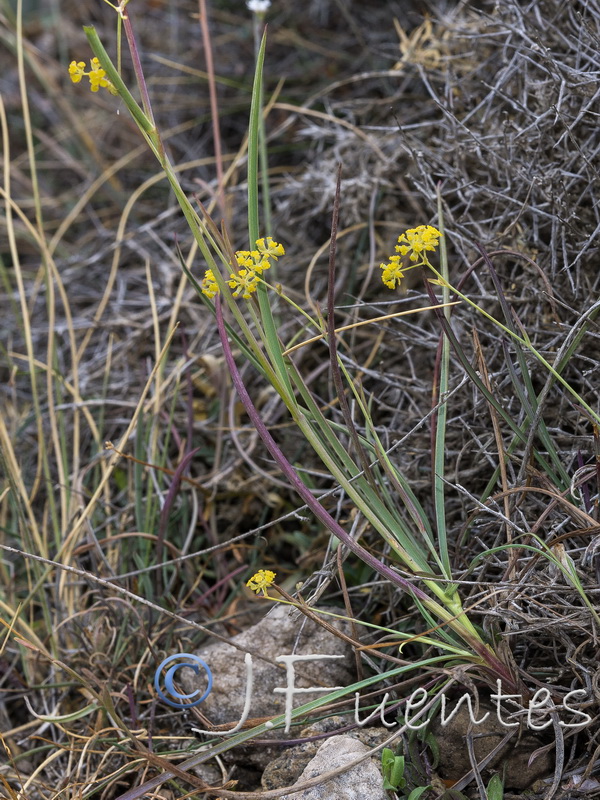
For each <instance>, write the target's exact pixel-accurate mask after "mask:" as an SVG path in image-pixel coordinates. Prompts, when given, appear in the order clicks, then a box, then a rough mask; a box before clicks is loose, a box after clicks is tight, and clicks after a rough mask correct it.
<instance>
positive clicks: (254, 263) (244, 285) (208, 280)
mask: <svg viewBox="0 0 600 800" xmlns="http://www.w3.org/2000/svg"><path fill="white" fill-rule="evenodd" d="M283 255H285V250H284V249H283V245H282V244H278V242H274V241H273V239H272V238H271V237H270V236H267V237H266V239H264V238H263V239H257V241H256V250H238V251H237V253H236V254H235V260H236V262H237V265H238V267H239V269H238V271H237V272H232V273H231V274H230V276H229V280H228V281H227V284H228V286H229V287H230V289H232V290H233V296H234V297H240V296H241V297H244V298H245V299H246V300H247V299H248V298H249V297H250V295H251V294H252V292H255V291H256V289H257V287H258V283H259V281H260V276H261V275H262V273H263V272H264V271H265V270H266V269H269V267H270V266H271V261H270V259H275V261H277V258H278V257H279V256H283ZM200 288H201V290H202V294H205V295H206V296H207V297H210V298H212V297H214V296H215V295H216V294H218V293H219V287H218V285H217V281H216V280H215V276H214V273H213V271H212V270H211V269H207V270H206V272H205V273H204V278H203V280H202V283H201V284H200Z"/></svg>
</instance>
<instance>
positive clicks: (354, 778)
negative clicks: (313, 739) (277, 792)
mask: <svg viewBox="0 0 600 800" xmlns="http://www.w3.org/2000/svg"><path fill="white" fill-rule="evenodd" d="M368 752H369V747H367V745H365V744H363V743H362V742H360V741H359V740H358V739H355V738H353V737H352V736H333V737H332V738H331V739H327V740H326V741H325V742H324V743H323V744H322V745H321V746H320V747H319V749H318V751H317V754H316V755H315V757H314V758H313V759H312V760H311V761H310V762H309V763H308V764H307V766H306V767H305V769H304V770H303V772H302V774H301V775H300V777H299V778H298V780H297V781H296V783H295V784H294V785H295V786H300V785H302V784H303V783H305V782H306V781H308V780H311V779H312V778H316V777H318V776H320V775H325V774H327V773H328V772H331V771H332V770H335V769H338V768H340V767H344V766H346V765H347V764H350V763H352V762H353V761H355V760H356V759H357V758H359V757H360V756H361V755H365V754H366V753H368ZM387 799H388V795H387V793H386V791H385V790H384V788H383V776H382V774H381V770H380V768H379V765H378V758H377V757H374V758H367V759H365V760H364V761H362V762H361V763H360V764H357V765H356V766H355V767H352V768H350V769H348V770H345V771H344V772H342V773H341V774H339V775H336V776H334V777H333V778H330V779H329V780H325V781H324V782H323V783H319V784H317V785H316V786H312V787H310V788H308V789H304V790H302V791H298V792H293V793H290V794H285V795H282V796H281V798H280V800H387Z"/></svg>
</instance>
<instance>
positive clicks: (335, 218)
mask: <svg viewBox="0 0 600 800" xmlns="http://www.w3.org/2000/svg"><path fill="white" fill-rule="evenodd" d="M341 183H342V165H341V164H339V165H338V171H337V182H336V186H335V197H334V200H333V214H332V219H331V244H330V245H329V278H328V286H327V343H328V345H329V361H330V368H331V377H332V378H333V383H334V386H335V391H336V394H337V396H338V400H339V403H340V411H341V412H342V416H343V417H344V421H345V423H346V427H347V428H348V433H349V434H350V438H351V439H352V444H353V446H354V450H355V451H356V453H357V455H358V457H359V458H360V463H361V466H362V468H363V471H364V473H365V477H366V479H367V480H368V482H369V483H370V484H371V487H372V489H373V490H374V491H375V492H377V493H378V494H379V492H378V491H377V487H376V485H375V481H374V479H373V473H372V472H371V467H370V465H369V459H368V458H367V455H366V453H365V451H364V448H363V446H362V445H361V443H360V440H359V438H358V433H357V432H356V427H355V426H354V420H353V419H352V414H351V412H350V406H349V404H348V398H347V397H346V392H345V391H344V382H343V380H342V372H341V370H340V365H339V364H338V354H337V340H336V335H335V256H336V251H337V232H338V222H339V216H340V187H341Z"/></svg>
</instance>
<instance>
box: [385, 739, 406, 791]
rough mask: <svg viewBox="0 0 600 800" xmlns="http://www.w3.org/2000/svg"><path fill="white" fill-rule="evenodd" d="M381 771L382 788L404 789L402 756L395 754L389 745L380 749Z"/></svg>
mask: <svg viewBox="0 0 600 800" xmlns="http://www.w3.org/2000/svg"><path fill="white" fill-rule="evenodd" d="M381 771H382V773H383V788H384V789H386V790H392V791H394V792H397V791H398V790H399V789H404V787H405V786H406V779H405V778H404V756H397V755H396V754H395V753H394V751H393V750H390V748H389V747H384V749H383V750H382V751H381Z"/></svg>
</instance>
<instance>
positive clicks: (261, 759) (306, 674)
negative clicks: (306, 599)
mask: <svg viewBox="0 0 600 800" xmlns="http://www.w3.org/2000/svg"><path fill="white" fill-rule="evenodd" d="M329 610H330V611H333V612H334V613H343V611H339V610H338V609H328V611H329ZM325 619H326V621H327V622H328V623H329V624H330V625H333V626H334V627H336V628H338V629H340V630H342V631H344V632H345V633H349V626H348V625H347V624H346V623H344V622H342V621H340V620H336V619H335V618H333V617H325ZM232 642H235V644H237V645H238V646H239V647H241V648H243V650H245V651H247V652H249V653H251V654H252V656H253V658H252V666H253V691H252V702H251V705H250V713H249V719H251V720H261V719H262V718H264V717H274V716H277V715H278V714H283V713H284V712H285V695H284V694H283V693H279V692H274V691H273V690H274V689H275V688H276V687H281V688H285V687H286V686H287V676H286V669H285V667H284V666H283V665H282V666H277V665H275V664H271V663H269V662H267V661H265V660H263V659H261V658H260V657H261V656H264V657H265V658H268V659H271V660H272V661H275V660H276V658H277V656H279V655H292V654H294V655H309V654H310V655H313V654H314V655H319V654H322V655H335V656H342V658H336V659H317V660H311V661H305V662H297V663H296V664H295V665H294V668H295V673H296V677H295V682H294V683H295V686H296V687H297V688H308V687H312V686H315V687H334V686H347V685H348V684H350V683H352V682H353V681H354V664H355V662H354V657H353V651H352V647H351V646H350V645H349V644H347V643H346V642H344V641H343V640H341V639H340V638H338V637H337V636H335V635H334V634H332V633H330V632H329V631H327V630H325V629H324V628H322V627H321V626H320V625H318V624H317V623H315V622H313V621H312V620H309V619H307V618H306V617H305V616H304V615H302V614H301V613H300V612H298V611H297V610H295V609H290V607H289V606H284V605H276V606H274V607H273V608H272V609H270V610H269V612H268V614H267V615H266V616H265V617H263V619H261V620H260V622H258V623H257V624H256V625H253V626H252V627H251V628H248V630H246V631H244V632H243V633H240V634H238V635H237V636H233V637H232ZM197 655H198V656H200V658H202V659H203V660H204V661H206V663H207V664H208V666H209V667H210V669H211V672H212V674H213V680H214V683H213V690H212V692H211V693H210V694H209V695H208V697H207V698H206V700H204V702H203V703H202V705H201V706H199V710H200V711H201V712H202V714H203V715H204V716H206V717H207V718H208V719H209V720H210V721H211V723H212V724H213V725H227V726H228V727H233V726H234V725H236V724H237V723H238V722H239V720H240V718H241V716H242V713H243V708H244V699H245V694H246V665H245V662H244V652H243V651H242V650H239V649H237V648H235V647H232V646H231V645H229V644H224V643H221V642H217V643H215V644H211V645H208V646H207V647H204V648H202V649H201V650H198V651H197ZM178 678H179V679H180V680H181V685H182V688H183V691H184V692H191V691H193V690H194V689H197V688H201V687H202V686H203V685H205V679H206V676H205V675H204V674H202V675H201V676H200V677H198V676H196V675H195V674H194V673H193V672H192V671H191V670H188V669H182V670H180V671H179V673H178ZM203 682H204V684H203ZM324 694H326V693H325V692H310V693H305V694H304V693H303V694H300V695H296V696H295V697H294V707H297V706H299V705H302V704H304V703H307V702H309V701H311V700H315V699H316V698H318V697H321V696H323V695H324ZM297 730H298V729H297V728H295V729H294V728H292V729H291V731H290V732H289V733H287V734H285V733H284V731H283V728H280V729H278V730H276V731H271V732H270V733H268V734H263V735H262V736H261V739H268V738H275V739H277V738H279V739H281V738H293V737H296V736H297V735H298V734H297ZM239 752H240V751H239V749H236V753H237V758H239ZM280 752H281V751H280V749H278V750H273V749H272V748H268V747H252V746H249V747H248V748H245V753H247V759H248V763H251V764H253V765H255V766H260V767H261V768H264V767H265V766H266V764H268V763H269V761H271V760H272V759H273V758H274V757H275V756H276V755H278V754H279V753H280ZM224 757H225V758H228V757H227V756H226V755H225V756H224ZM245 757H246V756H245Z"/></svg>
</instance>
